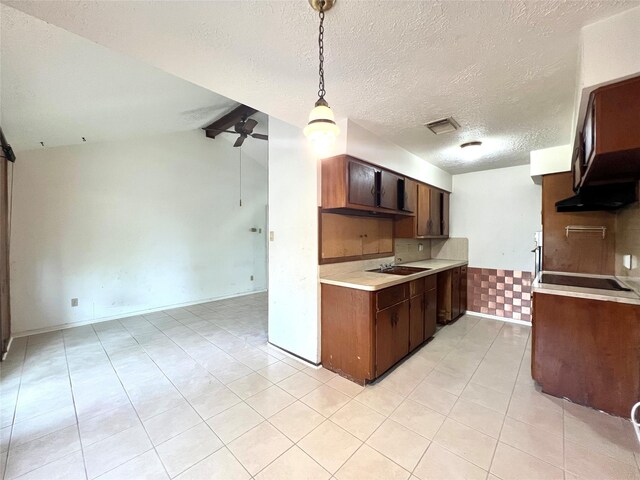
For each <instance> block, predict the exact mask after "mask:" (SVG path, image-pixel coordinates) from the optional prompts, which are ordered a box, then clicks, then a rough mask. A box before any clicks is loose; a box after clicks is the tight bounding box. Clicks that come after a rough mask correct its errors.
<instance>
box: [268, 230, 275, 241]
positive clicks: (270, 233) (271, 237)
mask: <svg viewBox="0 0 640 480" xmlns="http://www.w3.org/2000/svg"><path fill="white" fill-rule="evenodd" d="M274 238H275V234H274V233H273V232H269V241H271V242H273V239H274Z"/></svg>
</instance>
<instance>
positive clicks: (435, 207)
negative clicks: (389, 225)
mask: <svg viewBox="0 0 640 480" xmlns="http://www.w3.org/2000/svg"><path fill="white" fill-rule="evenodd" d="M416 183H417V186H416V187H415V192H416V211H415V213H416V214H415V216H414V217H407V218H400V219H396V237H398V238H446V237H448V236H449V195H450V194H449V192H444V191H442V190H439V189H437V188H434V187H430V186H429V185H427V184H424V183H420V182H416Z"/></svg>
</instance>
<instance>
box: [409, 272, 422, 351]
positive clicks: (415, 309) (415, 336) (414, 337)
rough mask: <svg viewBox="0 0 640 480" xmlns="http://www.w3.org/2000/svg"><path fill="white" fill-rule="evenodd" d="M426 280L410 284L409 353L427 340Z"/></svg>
mask: <svg viewBox="0 0 640 480" xmlns="http://www.w3.org/2000/svg"><path fill="white" fill-rule="evenodd" d="M424 285H425V279H424V278H421V279H420V280H414V281H412V282H411V283H410V284H409V316H410V321H409V351H411V352H412V351H413V350H415V349H416V348H417V347H418V346H420V345H422V343H423V342H424V340H425V337H424V326H425V306H426V305H425V294H424Z"/></svg>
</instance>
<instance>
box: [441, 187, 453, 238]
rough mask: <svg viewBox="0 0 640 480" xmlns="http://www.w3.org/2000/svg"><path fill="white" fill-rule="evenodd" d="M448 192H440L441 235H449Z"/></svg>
mask: <svg viewBox="0 0 640 480" xmlns="http://www.w3.org/2000/svg"><path fill="white" fill-rule="evenodd" d="M450 195H451V194H450V193H449V192H443V193H442V236H443V237H448V236H449V200H450V198H449V197H450Z"/></svg>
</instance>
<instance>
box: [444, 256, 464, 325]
mask: <svg viewBox="0 0 640 480" xmlns="http://www.w3.org/2000/svg"><path fill="white" fill-rule="evenodd" d="M466 311H467V267H466V266H463V267H456V268H452V269H450V270H445V271H444V272H440V273H438V323H442V324H447V323H449V322H452V321H453V320H455V319H456V318H458V317H460V316H461V315H463V314H464V313H465V312H466Z"/></svg>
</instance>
